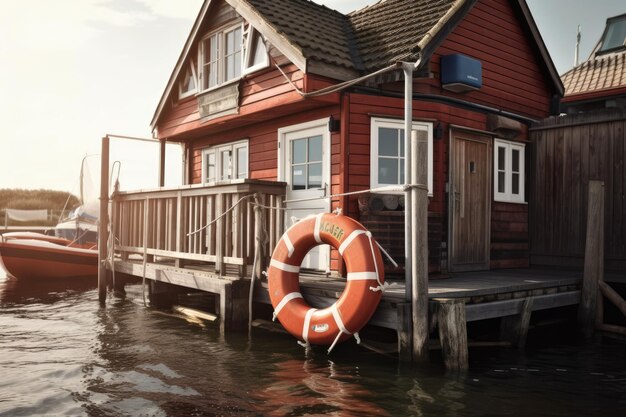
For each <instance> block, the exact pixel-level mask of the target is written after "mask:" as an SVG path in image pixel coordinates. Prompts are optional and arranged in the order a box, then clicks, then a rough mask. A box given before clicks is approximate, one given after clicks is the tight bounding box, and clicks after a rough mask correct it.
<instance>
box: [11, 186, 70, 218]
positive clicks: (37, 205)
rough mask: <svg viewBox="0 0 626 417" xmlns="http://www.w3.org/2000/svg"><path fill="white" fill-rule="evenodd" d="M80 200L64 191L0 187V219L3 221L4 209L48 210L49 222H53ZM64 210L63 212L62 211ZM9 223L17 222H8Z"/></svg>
mask: <svg viewBox="0 0 626 417" xmlns="http://www.w3.org/2000/svg"><path fill="white" fill-rule="evenodd" d="M79 204H80V200H79V199H78V197H76V196H75V195H73V194H70V193H67V192H66V191H56V190H46V189H39V190H24V189H9V188H0V221H1V222H2V223H4V219H5V215H4V213H5V211H4V210H5V209H20V210H42V209H45V210H48V213H49V215H50V216H49V223H52V224H55V223H56V222H57V221H58V219H59V217H62V216H63V215H64V214H65V215H66V214H67V213H68V212H69V210H72V209H74V208H76V207H77V206H78V205H79ZM63 211H64V213H63ZM8 224H9V225H14V224H15V225H17V224H18V223H14V222H9V223H8Z"/></svg>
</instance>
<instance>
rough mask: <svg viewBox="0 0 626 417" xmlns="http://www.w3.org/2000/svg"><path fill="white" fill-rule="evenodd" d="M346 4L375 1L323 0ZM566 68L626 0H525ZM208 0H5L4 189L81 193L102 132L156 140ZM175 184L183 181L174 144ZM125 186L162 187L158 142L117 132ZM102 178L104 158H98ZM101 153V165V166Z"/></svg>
mask: <svg viewBox="0 0 626 417" xmlns="http://www.w3.org/2000/svg"><path fill="white" fill-rule="evenodd" d="M316 2H317V3H320V4H325V5H327V6H328V7H331V8H333V9H336V10H338V11H340V12H343V13H347V12H350V11H352V10H355V9H358V8H361V7H364V6H366V5H368V4H372V3H374V0H316ZM527 2H528V5H529V7H530V9H531V11H532V13H533V16H534V18H535V21H536V23H537V25H538V27H539V30H540V32H541V34H542V37H543V39H544V41H545V43H546V45H547V47H548V50H549V52H550V54H551V56H552V59H553V61H554V63H555V65H556V67H557V70H558V72H559V73H560V74H562V73H564V72H565V71H567V70H568V69H570V68H571V67H572V66H573V61H574V45H575V39H576V30H577V29H576V28H577V26H578V25H579V24H580V25H581V26H582V41H581V49H580V50H581V59H583V60H584V59H586V58H587V57H588V55H589V53H590V51H591V50H592V48H593V46H594V45H595V44H596V42H597V41H598V40H599V38H600V36H601V34H602V31H603V29H604V25H605V22H606V18H607V17H610V16H615V15H618V14H622V13H626V3H624V1H623V0H595V1H588V0H527ZM201 4H202V0H175V1H174V0H0V126H2V134H0V188H25V189H38V188H49V189H56V190H62V191H71V192H77V191H78V187H79V184H78V178H79V172H80V164H81V160H82V159H83V157H85V156H86V155H96V154H99V153H100V143H101V138H102V136H104V135H105V134H118V135H125V136H135V137H144V138H150V137H151V136H152V132H151V131H150V126H149V124H150V121H151V119H152V116H153V114H154V110H155V109H156V106H157V104H158V102H159V99H160V97H161V94H162V92H163V90H164V89H165V86H166V84H167V81H168V79H169V76H170V74H171V72H172V70H173V68H174V65H175V64H176V60H177V59H178V56H179V54H180V52H181V50H182V48H183V46H184V43H185V40H186V39H187V36H188V35H189V32H190V30H191V26H192V25H193V21H194V19H195V17H196V15H197V13H198V11H199V9H200V6H201ZM167 157H168V159H167V169H166V185H171V186H175V185H179V184H180V182H181V168H180V158H181V153H180V147H179V146H178V145H171V146H168V150H167ZM111 160H112V161H114V160H119V161H120V162H121V165H122V168H121V174H120V182H121V184H122V189H127V190H129V189H138V188H154V187H155V186H156V185H157V166H158V146H157V145H154V144H150V143H145V142H133V141H128V140H120V139H112V140H111ZM88 161H91V169H92V171H95V173H94V176H97V171H98V169H99V168H98V165H97V158H95V157H90V158H88ZM94 161H95V162H94Z"/></svg>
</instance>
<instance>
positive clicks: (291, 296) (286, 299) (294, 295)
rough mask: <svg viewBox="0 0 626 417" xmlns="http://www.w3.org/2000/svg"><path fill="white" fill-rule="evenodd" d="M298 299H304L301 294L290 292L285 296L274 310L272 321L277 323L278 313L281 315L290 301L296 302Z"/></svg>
mask: <svg viewBox="0 0 626 417" xmlns="http://www.w3.org/2000/svg"><path fill="white" fill-rule="evenodd" d="M296 298H302V294H300V293H299V292H290V293H289V294H287V295H286V296H284V297H283V299H282V300H280V303H278V305H277V306H276V309H275V310H274V314H273V315H272V321H276V317H278V313H280V310H282V309H283V307H285V306H286V305H287V303H288V302H289V301H291V300H294V299H296Z"/></svg>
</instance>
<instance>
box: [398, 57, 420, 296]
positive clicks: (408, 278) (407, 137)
mask: <svg viewBox="0 0 626 417" xmlns="http://www.w3.org/2000/svg"><path fill="white" fill-rule="evenodd" d="M418 62H419V61H418ZM415 68H416V67H415V65H414V64H411V63H409V62H404V63H402V70H403V71H404V156H405V157H404V183H405V184H409V183H410V181H411V166H412V161H411V131H412V130H413V70H414V69H415ZM412 212H413V208H412V201H411V189H410V188H406V190H405V191H404V225H405V226H404V227H405V231H404V259H405V261H404V279H405V299H406V301H407V302H410V301H411V300H412V293H413V291H412V287H413V284H412V282H413V270H412V268H411V266H412V261H411V253H412V245H411V231H412V230H413V228H412V216H411V214H412Z"/></svg>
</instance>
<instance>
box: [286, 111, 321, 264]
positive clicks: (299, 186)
mask: <svg viewBox="0 0 626 417" xmlns="http://www.w3.org/2000/svg"><path fill="white" fill-rule="evenodd" d="M279 140H280V148H279V153H280V155H279V158H280V166H281V168H280V180H281V181H285V182H286V183H287V195H286V199H287V203H286V205H285V206H286V207H285V208H286V210H285V228H288V227H290V226H291V225H292V224H293V221H295V220H298V219H303V218H305V217H307V216H310V215H312V214H319V213H324V212H328V211H330V200H329V199H327V198H324V197H326V195H327V193H328V192H329V190H330V186H329V184H330V133H329V131H328V119H323V120H318V121H314V122H309V123H303V124H301V125H297V126H290V127H288V128H283V129H279ZM302 268H307V269H313V270H318V271H325V272H327V271H329V268H330V246H328V245H320V246H317V247H315V248H314V249H312V250H311V251H310V252H309V254H308V255H307V256H306V257H305V258H304V260H303V261H302Z"/></svg>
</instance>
